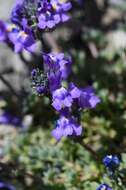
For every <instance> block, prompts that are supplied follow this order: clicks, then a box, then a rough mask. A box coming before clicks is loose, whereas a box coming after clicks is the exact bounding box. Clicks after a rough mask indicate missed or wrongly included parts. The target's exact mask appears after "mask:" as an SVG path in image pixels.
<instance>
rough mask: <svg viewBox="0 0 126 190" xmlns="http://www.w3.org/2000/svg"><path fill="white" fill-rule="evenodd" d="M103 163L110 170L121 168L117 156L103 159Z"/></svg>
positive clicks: (108, 156)
mask: <svg viewBox="0 0 126 190" xmlns="http://www.w3.org/2000/svg"><path fill="white" fill-rule="evenodd" d="M103 163H104V165H105V166H106V167H107V168H108V169H109V170H115V169H116V168H117V167H118V166H119V164H120V161H119V158H118V157H117V156H115V155H107V156H105V158H104V159H103Z"/></svg>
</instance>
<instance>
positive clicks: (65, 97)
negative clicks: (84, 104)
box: [52, 87, 73, 111]
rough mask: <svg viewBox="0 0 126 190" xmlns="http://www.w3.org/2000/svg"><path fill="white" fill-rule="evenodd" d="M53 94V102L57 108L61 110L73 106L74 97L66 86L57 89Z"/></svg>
mask: <svg viewBox="0 0 126 190" xmlns="http://www.w3.org/2000/svg"><path fill="white" fill-rule="evenodd" d="M52 96H53V102H52V106H53V107H54V108H55V109H56V110H57V111H60V110H61V109H63V108H65V107H68V108H69V107H71V106H72V102H73V99H72V97H71V95H70V94H69V92H68V91H67V89H65V88H64V87H61V88H59V89H57V90H55V91H54V92H53V94H52Z"/></svg>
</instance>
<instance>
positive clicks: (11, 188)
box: [0, 181, 16, 190]
mask: <svg viewBox="0 0 126 190" xmlns="http://www.w3.org/2000/svg"><path fill="white" fill-rule="evenodd" d="M0 189H1V190H4V189H6V190H16V188H15V187H14V186H12V185H10V184H7V183H4V182H3V181H0Z"/></svg>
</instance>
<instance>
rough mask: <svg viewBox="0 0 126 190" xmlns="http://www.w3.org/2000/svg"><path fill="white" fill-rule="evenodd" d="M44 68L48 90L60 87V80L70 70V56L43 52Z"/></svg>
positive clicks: (65, 76)
mask: <svg viewBox="0 0 126 190" xmlns="http://www.w3.org/2000/svg"><path fill="white" fill-rule="evenodd" d="M43 59H44V69H45V73H47V77H48V80H49V86H50V90H51V91H54V90H56V89H58V88H60V87H61V82H62V80H64V79H66V78H67V77H68V75H69V74H70V71H71V64H72V61H71V58H70V57H65V56H64V54H63V53H59V54H54V53H53V54H45V55H43Z"/></svg>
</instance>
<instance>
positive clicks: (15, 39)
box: [8, 30, 36, 53]
mask: <svg viewBox="0 0 126 190" xmlns="http://www.w3.org/2000/svg"><path fill="white" fill-rule="evenodd" d="M8 36H9V39H10V41H11V42H12V44H13V45H14V50H15V52H16V53H18V52H21V51H22V50H23V49H26V50H27V51H29V52H34V51H35V47H36V44H35V39H34V38H33V36H32V35H31V34H27V33H25V32H24V31H23V30H22V31H11V32H10V33H9V34H8Z"/></svg>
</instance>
